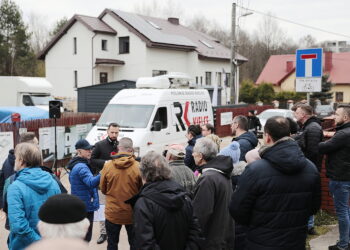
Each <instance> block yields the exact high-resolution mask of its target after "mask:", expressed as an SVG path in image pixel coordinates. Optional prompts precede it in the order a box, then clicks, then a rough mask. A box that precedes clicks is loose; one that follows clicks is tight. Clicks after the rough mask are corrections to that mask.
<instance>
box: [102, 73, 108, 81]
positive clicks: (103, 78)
mask: <svg viewBox="0 0 350 250" xmlns="http://www.w3.org/2000/svg"><path fill="white" fill-rule="evenodd" d="M106 82H108V73H107V72H100V83H106Z"/></svg>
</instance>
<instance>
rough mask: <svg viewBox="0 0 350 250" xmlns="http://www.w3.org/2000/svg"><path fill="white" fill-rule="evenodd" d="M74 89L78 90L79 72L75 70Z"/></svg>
mask: <svg viewBox="0 0 350 250" xmlns="http://www.w3.org/2000/svg"><path fill="white" fill-rule="evenodd" d="M74 88H78V71H77V70H74Z"/></svg>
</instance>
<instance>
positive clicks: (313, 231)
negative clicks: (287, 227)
mask: <svg viewBox="0 0 350 250" xmlns="http://www.w3.org/2000/svg"><path fill="white" fill-rule="evenodd" d="M307 234H309V235H318V233H317V232H316V230H315V228H314V227H312V228H310V229H308V230H307Z"/></svg>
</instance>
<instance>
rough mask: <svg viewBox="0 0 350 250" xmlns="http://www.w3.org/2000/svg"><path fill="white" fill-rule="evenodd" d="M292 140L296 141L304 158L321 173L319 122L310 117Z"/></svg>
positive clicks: (320, 133)
mask: <svg viewBox="0 0 350 250" xmlns="http://www.w3.org/2000/svg"><path fill="white" fill-rule="evenodd" d="M293 138H294V139H295V140H296V141H297V143H298V145H299V146H300V148H301V150H302V151H303V153H304V155H305V157H306V158H308V159H309V160H310V161H312V162H313V163H314V164H315V165H316V167H317V169H318V170H319V171H321V167H322V155H321V154H320V153H319V151H318V144H319V143H320V142H322V140H323V130H322V127H321V122H320V120H319V119H318V118H317V117H315V116H311V117H310V118H309V119H308V120H307V121H306V122H305V123H304V124H303V126H302V127H301V130H300V133H299V134H298V135H296V136H294V137H293Z"/></svg>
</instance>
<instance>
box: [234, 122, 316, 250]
mask: <svg viewBox="0 0 350 250" xmlns="http://www.w3.org/2000/svg"><path fill="white" fill-rule="evenodd" d="M289 134H290V129H289V123H288V121H287V120H286V119H285V118H284V117H280V116H275V117H271V118H270V119H268V120H267V122H266V124H265V127H264V141H265V144H266V145H267V146H268V147H266V148H265V150H264V151H263V152H262V153H260V155H261V158H262V159H261V160H257V161H255V162H253V163H251V164H249V165H248V166H247V167H246V169H245V170H244V172H243V174H242V175H241V177H240V179H239V180H238V185H237V188H236V190H235V192H234V193H233V195H232V199H231V203H230V213H231V215H232V217H233V218H234V219H235V220H236V222H238V223H240V224H243V225H247V226H248V231H247V240H246V248H245V249H247V250H256V249H259V250H299V249H300V250H302V249H305V241H306V233H307V222H308V218H309V216H310V215H312V214H314V213H316V211H317V210H318V209H319V207H320V203H321V192H320V176H319V173H318V171H317V168H316V166H315V165H314V164H313V163H312V162H311V161H309V160H308V159H306V158H305V156H304V154H303V153H302V151H301V150H300V148H299V146H298V144H297V143H296V142H295V141H294V140H293V139H291V138H290V137H289Z"/></svg>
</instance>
